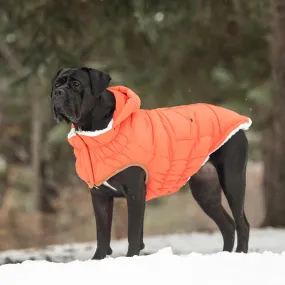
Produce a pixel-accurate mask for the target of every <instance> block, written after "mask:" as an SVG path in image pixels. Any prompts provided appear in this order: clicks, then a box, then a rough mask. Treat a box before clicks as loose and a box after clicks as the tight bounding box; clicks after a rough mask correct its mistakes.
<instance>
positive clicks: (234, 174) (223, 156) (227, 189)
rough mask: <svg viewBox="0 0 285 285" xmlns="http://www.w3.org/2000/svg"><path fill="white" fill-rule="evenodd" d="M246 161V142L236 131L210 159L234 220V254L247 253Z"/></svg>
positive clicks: (242, 135) (243, 135) (243, 136)
mask: <svg viewBox="0 0 285 285" xmlns="http://www.w3.org/2000/svg"><path fill="white" fill-rule="evenodd" d="M247 159H248V141H247V138H246V135H245V133H244V131H238V132H237V133H236V134H235V135H234V136H233V137H232V138H231V139H229V141H228V142H226V143H225V144H224V145H223V146H222V147H221V148H219V149H218V150H217V151H216V152H214V153H213V154H212V155H211V157H210V160H211V162H212V163H213V165H214V166H215V167H216V169H217V172H218V176H219V180H220V184H221V186H222V189H223V191H224V193H225V196H226V198H227V200H228V203H229V206H230V208H231V211H232V214H233V217H234V220H235V224H236V230H237V248H236V252H248V241H249V230H250V226H249V223H248V221H247V218H246V216H245V213H244V198H245V186H246V166H247Z"/></svg>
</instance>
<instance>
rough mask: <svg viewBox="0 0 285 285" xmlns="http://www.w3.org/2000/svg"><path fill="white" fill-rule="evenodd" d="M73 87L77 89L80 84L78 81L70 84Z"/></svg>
mask: <svg viewBox="0 0 285 285" xmlns="http://www.w3.org/2000/svg"><path fill="white" fill-rule="evenodd" d="M72 84H73V86H75V87H78V86H79V85H80V83H79V82H78V81H73V82H72Z"/></svg>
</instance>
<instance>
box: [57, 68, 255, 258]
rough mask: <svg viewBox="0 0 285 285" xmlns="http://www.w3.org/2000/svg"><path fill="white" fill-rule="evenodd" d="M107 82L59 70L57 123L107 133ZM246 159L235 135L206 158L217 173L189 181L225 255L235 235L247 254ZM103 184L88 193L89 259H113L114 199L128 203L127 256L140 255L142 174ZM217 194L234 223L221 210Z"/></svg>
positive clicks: (134, 171) (111, 105) (88, 72)
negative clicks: (93, 236) (92, 236)
mask: <svg viewBox="0 0 285 285" xmlns="http://www.w3.org/2000/svg"><path fill="white" fill-rule="evenodd" d="M110 80H111V77H110V76H109V75H108V74H106V73H104V72H101V71H99V70H96V69H90V68H86V67H83V68H73V69H61V70H59V71H58V72H57V74H56V76H55V77H54V79H53V83H52V84H53V85H52V110H53V113H54V118H55V120H57V121H58V122H61V121H65V122H67V123H73V124H74V125H75V128H76V129H77V130H78V129H80V130H83V131H95V130H102V129H104V128H106V127H107V125H108V123H109V122H110V120H111V119H112V116H113V112H114V110H115V97H114V96H113V94H112V93H111V92H110V91H108V90H106V88H107V87H108V85H109V82H110ZM247 155H248V142H247V138H246V136H245V133H244V132H243V131H239V132H237V133H236V134H235V135H234V136H232V138H231V139H230V140H229V141H228V142H227V143H225V144H224V145H223V146H222V147H221V148H219V149H218V150H217V151H216V152H214V153H213V154H212V155H211V156H210V159H209V162H210V163H211V164H212V165H213V166H214V168H215V169H216V171H214V172H213V171H208V169H209V167H207V164H206V165H205V166H203V167H202V168H201V169H200V170H199V172H198V173H196V174H195V175H193V176H192V177H191V178H190V180H189V185H190V189H191V191H192V194H193V197H194V198H195V200H196V201H197V203H198V204H199V205H200V207H201V208H202V209H203V211H204V212H205V213H206V214H207V215H208V216H209V217H210V218H211V219H212V220H213V221H214V222H215V223H216V224H217V226H218V227H219V229H220V231H221V233H222V236H223V241H224V246H223V250H224V251H232V250H233V247H234V239H235V229H236V230H237V248H236V251H237V252H247V251H248V241H249V228H250V227H249V223H248V221H247V218H246V216H245V213H244V198H245V183H246V177H245V172H246V165H247ZM107 182H108V184H109V185H111V187H110V186H109V185H106V184H105V185H103V184H102V185H101V186H100V187H98V188H96V187H95V188H93V189H91V196H92V203H93V208H94V213H95V218H96V229H97V249H96V252H95V254H94V256H93V259H103V258H105V257H106V256H107V255H110V254H111V253H112V249H111V247H110V241H111V225H112V213H113V201H114V198H115V197H118V198H120V197H124V198H126V199H127V205H128V242H129V246H128V252H127V256H134V255H139V253H140V250H142V249H143V248H144V243H143V225H144V211H145V195H146V187H145V172H144V170H143V169H141V168H139V167H136V166H132V167H129V168H127V169H126V170H124V171H122V172H120V173H118V174H116V175H115V176H113V177H112V178H111V179H109V180H108V181H107ZM114 189H115V190H114ZM221 189H222V190H223V192H224V194H225V196H226V198H227V201H228V203H229V206H230V209H231V211H232V215H233V217H234V220H233V219H232V218H231V217H230V215H229V214H228V213H227V212H226V211H225V209H224V208H223V206H222V203H221Z"/></svg>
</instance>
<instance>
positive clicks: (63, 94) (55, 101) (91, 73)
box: [51, 67, 111, 124]
mask: <svg viewBox="0 0 285 285" xmlns="http://www.w3.org/2000/svg"><path fill="white" fill-rule="evenodd" d="M110 80H111V77H110V76H109V75H108V74H107V73H104V72H102V71H99V70H96V69H92V68H87V67H82V68H64V69H60V70H59V71H58V72H57V74H56V75H55V77H54V78H53V80H52V91H51V98H52V110H53V116H54V119H55V120H56V121H57V122H62V121H65V122H67V123H75V124H76V123H78V122H79V121H80V119H81V118H84V117H85V116H87V115H88V113H89V112H90V111H91V110H92V109H93V108H94V107H95V105H96V101H97V99H98V98H99V97H100V95H101V94H102V93H103V92H104V90H105V89H106V88H107V87H108V85H109V82H110Z"/></svg>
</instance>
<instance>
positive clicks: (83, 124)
mask: <svg viewBox="0 0 285 285" xmlns="http://www.w3.org/2000/svg"><path fill="white" fill-rule="evenodd" d="M115 107H116V100H115V96H114V95H113V93H112V92H110V91H108V90H106V91H104V92H103V93H102V94H101V96H100V97H99V98H98V99H97V102H96V105H95V107H94V108H93V109H92V110H91V111H90V112H89V114H88V115H87V116H86V117H84V118H83V119H82V120H80V121H79V122H78V123H77V124H74V125H75V129H76V130H80V131H89V132H94V131H100V130H103V129H105V128H106V127H107V126H108V124H109V123H110V121H111V120H112V118H113V114H114V111H115Z"/></svg>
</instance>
